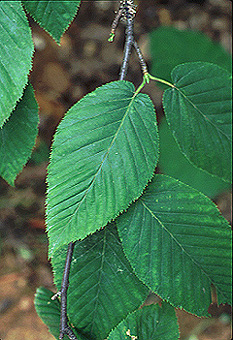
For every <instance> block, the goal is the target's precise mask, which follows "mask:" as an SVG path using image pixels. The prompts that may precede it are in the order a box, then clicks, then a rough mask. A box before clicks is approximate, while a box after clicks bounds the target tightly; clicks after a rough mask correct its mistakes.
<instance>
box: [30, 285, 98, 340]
mask: <svg viewBox="0 0 233 340" xmlns="http://www.w3.org/2000/svg"><path fill="white" fill-rule="evenodd" d="M53 295H54V294H53V293H52V292H51V291H50V290H48V289H46V288H42V287H41V288H38V289H37V291H36V296H35V308H36V312H37V314H38V315H39V317H40V318H41V319H42V321H43V322H44V323H45V324H46V326H48V328H49V331H50V332H51V334H52V335H53V336H54V337H55V338H56V339H57V340H58V339H59V324H60V309H61V305H60V303H59V301H58V300H55V301H53V300H52V299H51V298H52V296H53ZM72 330H73V332H74V333H75V335H76V337H77V339H78V340H93V339H91V338H88V339H87V338H86V337H84V336H83V335H81V334H78V332H77V330H76V329H74V328H72ZM64 340H69V338H68V336H67V335H65V336H64Z"/></svg>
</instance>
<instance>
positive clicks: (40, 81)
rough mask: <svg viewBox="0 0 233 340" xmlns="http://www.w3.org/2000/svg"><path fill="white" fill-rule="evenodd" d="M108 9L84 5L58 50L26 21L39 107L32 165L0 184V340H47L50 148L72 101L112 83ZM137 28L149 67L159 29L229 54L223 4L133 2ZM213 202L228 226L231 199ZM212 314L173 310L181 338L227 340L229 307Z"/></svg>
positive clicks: (118, 51)
mask: <svg viewBox="0 0 233 340" xmlns="http://www.w3.org/2000/svg"><path fill="white" fill-rule="evenodd" d="M115 7H116V6H115V4H114V1H112V2H110V1H84V2H83V4H82V6H81V8H80V11H79V14H78V16H77V18H76V19H75V20H74V22H73V23H72V25H71V26H70V28H69V30H68V31H67V32H66V33H65V34H64V36H63V37H62V40H61V46H57V45H56V43H55V42H54V41H53V40H52V38H51V37H50V36H49V35H48V34H47V33H45V32H44V31H43V30H42V29H41V28H40V27H39V26H38V25H37V24H36V23H35V22H34V21H33V20H32V19H31V18H29V21H30V24H31V26H32V32H33V40H34V44H35V54H34V66H33V70H32V72H31V74H30V81H31V82H32V84H33V86H34V88H35V94H36V98H37V101H38V103H39V107H40V126H39V137H38V139H37V143H36V148H35V150H34V152H33V155H32V158H31V159H30V160H29V162H28V164H27V166H26V167H25V168H24V170H23V171H22V173H21V174H20V175H19V176H18V177H17V180H16V183H15V187H10V186H9V185H8V184H7V183H6V182H5V181H4V180H2V179H1V178H0V340H16V339H17V340H52V339H54V337H53V336H52V335H50V333H49V332H48V330H47V327H46V326H45V325H44V324H43V322H42V321H41V320H40V318H39V317H38V316H37V314H36V311H35V308H34V303H33V301H34V294H35V292H36V288H37V287H39V286H44V287H46V288H48V289H50V290H53V291H54V292H55V291H56V289H55V287H54V285H53V277H52V271H51V267H50V264H49V263H48V259H47V246H48V244H47V238H46V233H45V193H46V180H45V178H46V168H47V164H48V154H49V147H50V145H51V141H52V136H53V133H54V131H55V129H56V126H57V125H58V123H59V122H60V120H61V118H62V117H63V116H64V114H65V112H66V111H67V110H68V109H69V108H70V107H71V106H72V105H73V104H74V103H75V102H77V101H78V100H79V99H80V98H81V97H82V96H83V95H85V94H86V93H88V92H90V91H92V90H94V89H95V88H96V87H97V86H100V85H101V84H103V83H106V82H109V81H112V80H117V79H118V73H119V68H120V64H121V60H122V48H123V39H124V36H123V33H122V32H123V30H122V29H123V28H120V29H119V31H118V33H117V37H116V42H115V44H109V43H108V42H107V39H108V36H109V31H110V26H111V22H112V20H113V17H114V8H115ZM136 21H137V22H136V24H135V30H136V35H137V36H138V37H139V45H140V46H141V48H142V50H143V53H144V55H145V56H146V59H147V61H148V62H150V54H149V49H148V43H149V38H148V33H149V32H150V31H151V30H152V29H155V28H157V27H159V26H160V25H173V26H175V27H177V28H180V29H188V28H189V29H193V30H199V31H202V32H204V33H205V34H207V35H208V36H209V37H210V38H211V39H213V40H215V41H218V42H220V43H221V44H222V45H223V47H224V48H225V49H226V50H228V51H229V52H231V45H230V41H231V28H230V27H231V1H229V0H206V1H195V0H194V1H191V0H190V1H185V0H176V1H174V0H173V1H172V0H164V1H163V0H147V1H140V2H139V11H138V16H137V19H136ZM134 58H135V57H134V56H132V60H131V62H130V70H129V74H128V79H130V80H131V81H133V82H134V83H135V85H138V84H139V83H140V82H141V75H140V68H139V67H138V64H137V62H135V59H134ZM147 93H148V94H150V95H151V97H152V98H153V100H154V102H155V104H156V106H157V107H156V109H157V111H158V112H161V111H162V110H161V104H160V100H161V91H160V90H158V89H157V92H156V91H155V89H154V88H153V89H151V88H150V86H148V91H147ZM215 202H216V204H217V205H218V207H219V209H220V210H221V212H222V213H223V215H224V216H225V217H226V218H227V219H228V220H230V218H231V217H230V216H231V213H230V205H231V194H230V193H229V192H226V193H224V194H223V195H221V196H219V197H216V199H215ZM212 314H213V318H211V319H199V318H197V317H195V316H192V315H190V314H188V313H186V312H184V311H179V310H178V311H177V315H178V318H179V324H180V332H181V339H182V340H230V339H231V324H230V315H231V312H230V310H229V307H228V306H222V307H221V308H212ZM148 340H149V339H148ZM164 340H166V339H164Z"/></svg>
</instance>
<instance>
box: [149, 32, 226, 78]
mask: <svg viewBox="0 0 233 340" xmlns="http://www.w3.org/2000/svg"><path fill="white" fill-rule="evenodd" d="M150 44H151V55H152V68H151V72H152V74H153V75H155V76H156V77H159V78H162V79H165V80H168V81H171V71H172V69H173V68H174V67H175V66H177V65H179V64H182V63H187V62H194V61H207V62H211V63H214V64H217V65H218V66H221V67H223V68H225V69H226V70H228V71H229V72H230V71H231V56H230V54H229V53H227V52H226V51H225V50H224V49H223V47H222V46H221V45H220V44H218V43H216V42H213V41H211V40H210V39H209V38H208V37H207V36H205V35H204V34H202V33H201V32H194V31H190V30H189V31H181V30H178V29H176V28H174V27H168V26H162V27H159V28H157V29H156V30H155V31H153V32H152V33H151V34H150Z"/></svg>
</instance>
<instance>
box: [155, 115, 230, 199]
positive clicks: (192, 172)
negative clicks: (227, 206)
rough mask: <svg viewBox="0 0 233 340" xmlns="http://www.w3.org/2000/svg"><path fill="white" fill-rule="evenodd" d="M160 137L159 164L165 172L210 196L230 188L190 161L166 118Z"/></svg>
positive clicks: (160, 129)
mask: <svg viewBox="0 0 233 340" xmlns="http://www.w3.org/2000/svg"><path fill="white" fill-rule="evenodd" d="M159 138H160V156H159V164H158V166H159V169H160V171H161V172H162V173H163V174H167V175H169V176H171V177H174V178H177V179H179V180H181V181H182V182H183V183H186V184H189V185H190V186H191V187H193V188H195V189H197V190H199V191H200V192H202V193H203V194H205V195H206V196H208V197H210V198H214V197H216V196H217V195H219V194H221V193H223V192H224V191H226V190H227V189H230V184H229V183H227V182H225V181H223V180H222V179H220V178H218V177H216V176H212V175H210V174H208V173H207V172H206V171H203V170H202V169H200V168H197V167H196V166H194V165H193V164H191V163H190V162H189V161H188V159H187V158H186V157H185V156H184V154H183V153H182V152H181V150H180V148H179V146H178V144H177V143H176V141H175V139H174V137H173V135H172V132H171V130H170V129H169V127H168V124H167V122H166V119H165V118H164V119H163V120H162V122H161V123H160V125H159Z"/></svg>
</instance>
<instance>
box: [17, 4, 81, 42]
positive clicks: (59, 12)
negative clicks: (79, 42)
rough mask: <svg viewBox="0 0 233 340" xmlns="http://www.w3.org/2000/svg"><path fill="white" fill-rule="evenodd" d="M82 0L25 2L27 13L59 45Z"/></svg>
mask: <svg viewBox="0 0 233 340" xmlns="http://www.w3.org/2000/svg"><path fill="white" fill-rule="evenodd" d="M80 3H81V0H76V1H67V0H64V1H54V0H47V1H40V0H34V1H23V4H24V6H25V8H26V10H27V12H28V13H29V14H30V15H31V16H32V17H33V19H34V20H35V21H37V22H38V23H39V24H40V26H41V27H42V28H44V29H45V30H46V31H47V32H48V33H49V34H50V35H51V36H52V37H53V38H54V40H55V41H56V42H57V43H59V42H60V39H61V36H62V35H63V33H64V32H65V31H66V30H67V28H68V27H69V25H70V23H71V21H72V20H73V19H74V17H75V15H76V14H77V11H78V7H79V5H80Z"/></svg>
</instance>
